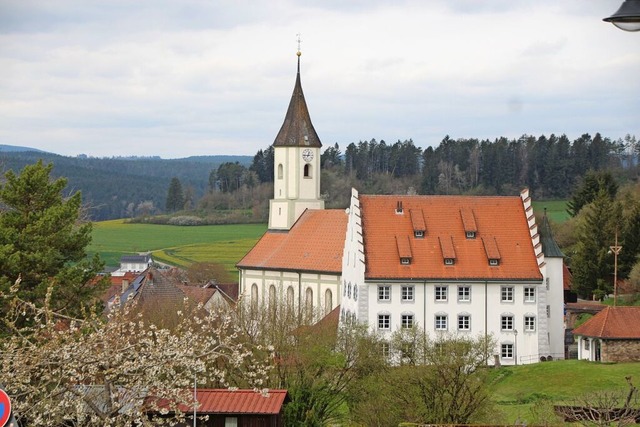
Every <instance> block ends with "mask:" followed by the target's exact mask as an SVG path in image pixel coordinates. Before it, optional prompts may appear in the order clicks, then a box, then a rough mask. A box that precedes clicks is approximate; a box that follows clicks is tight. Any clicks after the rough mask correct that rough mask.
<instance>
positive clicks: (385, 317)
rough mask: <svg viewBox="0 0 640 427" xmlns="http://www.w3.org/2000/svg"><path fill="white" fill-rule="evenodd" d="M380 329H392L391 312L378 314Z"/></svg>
mask: <svg viewBox="0 0 640 427" xmlns="http://www.w3.org/2000/svg"><path fill="white" fill-rule="evenodd" d="M378 329H384V330H389V329H391V315H390V314H378Z"/></svg>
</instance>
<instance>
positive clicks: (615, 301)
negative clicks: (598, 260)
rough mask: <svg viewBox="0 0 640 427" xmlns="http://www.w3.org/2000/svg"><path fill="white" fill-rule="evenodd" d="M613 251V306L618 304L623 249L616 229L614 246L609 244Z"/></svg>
mask: <svg viewBox="0 0 640 427" xmlns="http://www.w3.org/2000/svg"><path fill="white" fill-rule="evenodd" d="M609 249H610V250H611V252H613V306H614V307H615V306H616V305H617V304H618V254H619V253H620V251H621V250H622V246H620V245H619V244H618V230H617V229H616V242H615V244H614V245H613V246H609Z"/></svg>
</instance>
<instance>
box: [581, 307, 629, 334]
mask: <svg viewBox="0 0 640 427" xmlns="http://www.w3.org/2000/svg"><path fill="white" fill-rule="evenodd" d="M573 334H574V335H582V336H585V337H592V338H608V339H640V307H605V308H604V309H603V310H602V311H600V312H599V313H598V314H596V315H594V316H593V317H592V318H591V319H589V320H587V321H586V322H584V323H583V324H582V325H580V326H578V327H577V328H575V329H574V330H573Z"/></svg>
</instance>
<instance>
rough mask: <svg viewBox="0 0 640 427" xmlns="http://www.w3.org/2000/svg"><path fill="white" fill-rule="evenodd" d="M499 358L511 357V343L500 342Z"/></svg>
mask: <svg viewBox="0 0 640 427" xmlns="http://www.w3.org/2000/svg"><path fill="white" fill-rule="evenodd" d="M500 358H501V359H513V344H512V343H502V344H500Z"/></svg>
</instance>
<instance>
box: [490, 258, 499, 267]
mask: <svg viewBox="0 0 640 427" xmlns="http://www.w3.org/2000/svg"><path fill="white" fill-rule="evenodd" d="M489 265H492V266H495V265H498V260H497V259H495V258H491V259H490V260H489Z"/></svg>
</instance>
